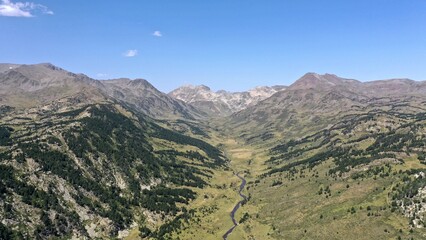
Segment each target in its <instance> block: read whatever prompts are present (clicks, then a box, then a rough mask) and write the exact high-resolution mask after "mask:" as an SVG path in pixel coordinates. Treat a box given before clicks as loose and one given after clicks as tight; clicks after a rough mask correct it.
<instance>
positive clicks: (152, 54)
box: [0, 0, 426, 92]
mask: <svg viewBox="0 0 426 240" xmlns="http://www.w3.org/2000/svg"><path fill="white" fill-rule="evenodd" d="M20 1H21V0H16V1H15V0H0V15H3V16H0V33H1V34H0V62H11V63H27V64H30V63H40V62H51V63H53V64H55V65H57V66H60V67H62V68H65V69H67V70H69V71H72V72H79V73H85V74H87V75H89V76H90V77H93V78H97V79H108V78H117V77H129V78H145V79H147V80H148V81H150V82H151V83H152V84H154V86H156V87H157V88H159V89H160V90H162V91H164V92H168V91H170V90H172V89H174V88H176V87H178V86H180V85H183V84H205V85H208V86H210V87H211V88H212V89H214V90H218V89H225V90H230V91H243V90H246V89H249V88H252V87H255V86H260V85H275V84H286V85H288V84H291V83H292V82H294V81H295V80H296V79H298V78H299V77H300V76H301V75H303V74H304V73H306V72H318V73H334V74H337V75H339V76H342V77H348V78H355V79H359V80H362V81H366V80H375V79H386V78H396V77H408V78H411V79H415V80H426V27H425V26H426V1H424V0H410V1H406V0H399V1H396V0H368V1H367V0H351V1H349V0H348V1H342V0H334V1H331V0H321V1H317V0H310V1H308V0H292V1H285V0H280V1H275V0H267V1H260V0H258V1H254V0H215V1H201V0H197V1H196V0H180V1H172V0H168V1H166V0H151V1H145V0H138V1H136V0H135V1H126V0H123V1H95V0H90V1H88V0H85V1H81V0H73V1H58V0H27V1H31V4H30V3H23V2H21V3H20Z"/></svg>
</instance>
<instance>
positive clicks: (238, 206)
mask: <svg viewBox="0 0 426 240" xmlns="http://www.w3.org/2000/svg"><path fill="white" fill-rule="evenodd" d="M239 174H240V173H237V174H235V176H237V177H238V178H239V179H241V185H240V190H239V191H238V194H239V195H240V196H241V198H242V199H243V200H241V201H239V202H238V203H237V205H235V207H234V209H232V211H231V214H230V216H231V220H232V222H233V223H234V226H232V227H231V228H230V229H229V230H228V231H227V232H226V233H225V234H224V235H223V239H224V240H227V239H228V236H229V234H231V233H232V232H233V231H234V229H235V228H236V227H237V225H238V223H237V221H236V220H235V213H236V212H237V211H238V209H239V208H240V207H241V205H242V204H243V202H245V201H247V196H246V195H244V194H243V193H241V192H242V191H243V189H244V187H245V186H246V182H247V181H246V179H245V178H243V177H241V176H240V175H239Z"/></svg>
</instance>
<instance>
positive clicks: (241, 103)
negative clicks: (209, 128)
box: [169, 85, 286, 116]
mask: <svg viewBox="0 0 426 240" xmlns="http://www.w3.org/2000/svg"><path fill="white" fill-rule="evenodd" d="M285 88H286V87H285V86H273V87H256V88H254V89H251V90H249V91H246V92H227V91H224V90H220V91H217V92H213V91H212V90H211V89H210V88H209V87H207V86H204V85H200V86H192V85H187V86H183V87H180V88H177V89H175V90H173V91H172V92H170V93H169V96H172V97H174V98H176V99H179V100H182V101H184V102H186V103H189V104H191V105H193V106H195V107H196V108H198V109H200V110H202V111H204V112H207V113H209V114H211V115H216V116H217V115H220V116H227V115H230V114H232V113H234V112H238V111H241V110H243V109H245V108H247V107H249V106H253V105H255V104H256V103H258V102H259V101H261V100H263V99H266V98H268V97H270V96H271V95H272V94H274V93H276V92H278V91H281V90H284V89H285Z"/></svg>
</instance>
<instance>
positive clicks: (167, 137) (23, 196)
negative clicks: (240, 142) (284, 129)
mask: <svg viewBox="0 0 426 240" xmlns="http://www.w3.org/2000/svg"><path fill="white" fill-rule="evenodd" d="M28 112H31V114H28ZM0 135H1V136H0V145H1V147H0V159H1V160H0V175H1V178H0V190H1V191H0V192H1V193H0V194H1V195H2V199H3V200H2V204H1V206H2V207H0V212H1V213H2V214H1V216H2V222H3V224H2V225H5V224H6V225H5V226H7V229H13V230H10V231H11V232H13V234H15V236H17V239H21V238H34V237H39V238H50V237H54V236H58V237H66V238H69V237H72V236H74V237H80V238H83V237H90V238H97V237H99V238H109V237H111V236H117V234H119V231H121V230H124V229H129V228H130V227H132V226H133V227H134V226H139V228H140V229H141V232H144V234H147V235H150V236H152V237H156V238H160V239H161V238H163V235H164V234H167V233H168V232H164V230H162V228H159V226H161V225H164V226H167V224H168V222H172V220H173V219H174V217H179V218H188V217H189V214H190V213H188V212H187V211H186V207H185V206H186V205H187V204H188V203H189V202H190V201H191V200H193V199H194V198H195V197H196V193H195V192H194V191H193V190H194V189H200V188H203V187H204V186H206V185H207V179H208V178H209V177H210V176H211V174H212V172H211V171H212V170H213V169H215V168H220V167H222V166H223V164H224V158H223V157H222V156H221V153H220V151H219V150H217V149H216V148H215V147H213V146H211V145H210V144H208V143H205V142H203V141H201V140H198V139H194V138H191V137H188V136H185V135H182V134H179V133H176V132H173V131H171V130H168V129H165V128H163V127H160V126H159V125H157V124H155V123H154V122H152V121H151V120H149V119H148V118H146V117H144V115H142V114H140V113H137V112H134V111H133V110H131V109H127V108H125V107H123V106H120V105H118V104H113V103H106V104H94V105H93V104H89V105H84V106H81V107H77V108H75V109H73V110H72V111H65V112H58V111H57V110H46V111H43V112H42V111H38V109H34V110H31V109H29V110H26V111H24V112H21V111H15V112H13V110H12V112H9V113H8V114H7V116H3V117H2V118H1V119H0ZM176 149H179V150H176ZM39 219H41V221H39ZM160 219H169V220H168V221H162V220H160ZM24 222H25V225H22V224H23V223H24ZM5 226H3V227H5ZM168 228H169V231H170V229H173V228H174V225H171V226H168ZM25 236H26V237H25Z"/></svg>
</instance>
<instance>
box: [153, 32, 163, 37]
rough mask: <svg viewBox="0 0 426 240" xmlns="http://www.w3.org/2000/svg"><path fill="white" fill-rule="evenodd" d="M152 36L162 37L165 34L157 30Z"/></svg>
mask: <svg viewBox="0 0 426 240" xmlns="http://www.w3.org/2000/svg"><path fill="white" fill-rule="evenodd" d="M152 36H156V37H162V36H163V34H161V32H160V31H155V32H154V33H153V34H152Z"/></svg>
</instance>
